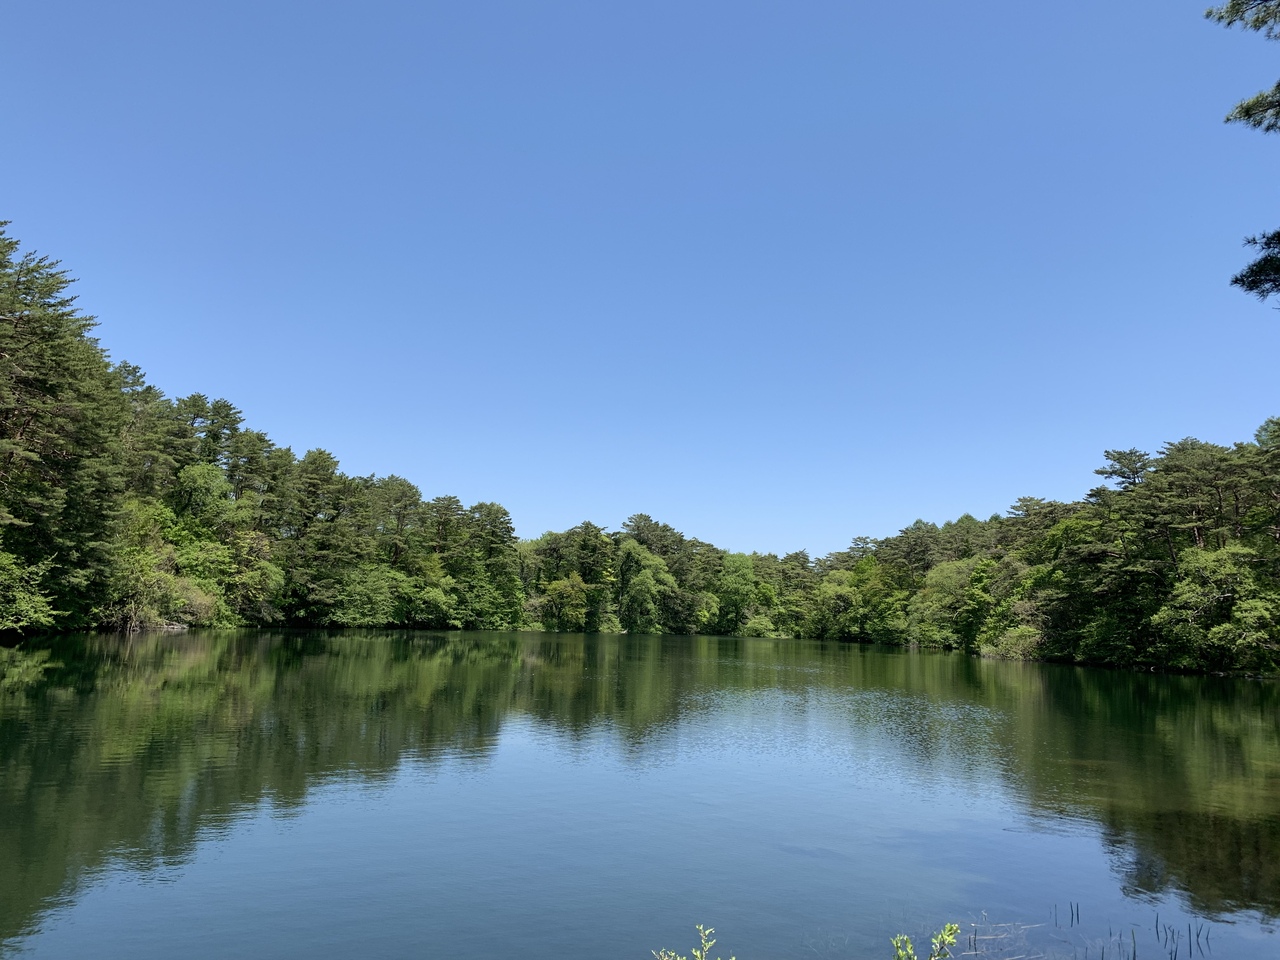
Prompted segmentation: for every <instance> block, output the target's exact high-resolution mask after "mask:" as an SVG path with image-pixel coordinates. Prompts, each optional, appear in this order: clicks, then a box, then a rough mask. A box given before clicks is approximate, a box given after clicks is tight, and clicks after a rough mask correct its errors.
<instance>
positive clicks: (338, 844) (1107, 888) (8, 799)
mask: <svg viewBox="0 0 1280 960" xmlns="http://www.w3.org/2000/svg"><path fill="white" fill-rule="evenodd" d="M51 662H55V664H56V665H54V666H52V667H50V668H49V669H47V670H46V671H45V673H44V677H43V679H40V680H34V681H33V682H32V683H31V684H29V685H27V686H25V687H21V685H19V686H20V687H21V688H20V689H17V690H10V691H9V692H7V693H0V954H2V955H5V956H9V955H14V956H22V957H27V956H30V957H34V958H66V957H92V958H94V960H109V958H126V957H127V958H130V960H142V958H161V957H163V958H166V960H168V958H173V957H182V958H184V960H195V958H206V957H207V958H213V957H217V958H223V957H233V956H234V957H263V958H295V957H296V958H303V957H306V958H328V957H333V958H345V957H395V958H399V957H405V958H428V957H437V956H445V955H449V956H457V957H476V958H489V957H494V958H497V957H504V958H509V957H512V956H518V957H521V958H535V960H538V958H556V960H568V958H578V957H581V958H589V957H590V958H599V957H610V958H636V960H645V958H648V957H650V951H651V950H652V949H654V948H658V947H671V948H677V949H679V950H680V951H681V952H682V953H687V952H688V949H689V948H690V947H691V946H692V945H693V944H694V942H695V940H694V937H695V934H694V931H693V926H694V924H697V923H705V924H708V925H711V926H714V927H715V928H716V930H717V938H718V940H719V943H718V945H717V948H716V951H715V953H722V954H723V956H724V957H726V958H727V957H729V956H730V954H731V953H736V954H737V956H738V957H739V958H740V960H753V958H791V957H804V958H813V957H815V956H816V957H820V958H826V957H831V958H886V960H887V958H890V957H892V954H893V951H892V949H891V948H890V946H889V944H888V941H889V938H890V937H891V936H892V935H893V934H895V933H899V932H905V933H909V934H911V935H913V936H921V935H924V934H925V933H926V931H927V930H929V929H936V928H937V927H938V926H940V925H941V924H942V923H943V922H945V921H949V920H954V921H957V922H959V923H961V925H962V927H963V928H964V934H963V935H962V943H961V944H960V947H961V948H964V947H966V944H967V943H968V945H970V946H971V945H972V944H973V942H969V941H968V938H969V937H970V936H971V935H975V934H976V935H978V936H980V937H981V938H983V939H979V940H977V941H974V942H976V944H977V945H978V946H979V947H980V948H981V949H982V951H983V952H984V953H985V954H986V955H988V956H992V957H1014V956H1021V955H1025V954H1032V955H1035V954H1043V953H1049V954H1051V955H1060V956H1065V957H1085V956H1086V955H1087V956H1090V957H1102V956H1103V953H1102V951H1103V950H1104V949H1105V950H1106V954H1105V955H1106V956H1107V957H1129V956H1131V954H1132V951H1133V950H1134V948H1136V951H1137V956H1138V957H1139V958H1143V960H1146V958H1154V960H1160V958H1171V957H1174V956H1175V955H1176V956H1177V957H1178V958H1179V960H1180V958H1182V957H1187V956H1193V957H1198V956H1211V957H1216V958H1219V960H1232V958H1246V957H1247V958H1251V960H1253V958H1266V957H1280V936H1277V933H1276V918H1277V917H1278V916H1280V688H1278V687H1277V685H1276V684H1274V683H1269V682H1262V681H1248V680H1225V679H1220V678H1191V677H1166V676H1155V675H1150V674H1144V675H1133V674H1127V673H1119V672H1107V671H1095V670H1085V669H1076V668H1070V667H1062V666H1050V665H1039V664H1011V663H999V662H993V661H984V660H978V659H973V658H967V657H964V656H960V655H955V654H944V653H930V652H912V651H898V650H888V651H886V650H883V649H874V648H868V647H860V646H851V645H841V644H824V643H814V642H801V641H789V640H788V641H774V640H744V639H725V638H703V637H694V638H690V637H615V636H590V637H582V636H565V635H551V634H493V633H489V634H478V633H452V634H428V633H397V634H376V633H334V634H327V635H326V634H313V633H312V634H301V633H296V634H291V633H274V634H272V633H264V632H243V633H236V632H220V633H191V634H186V635H173V636H156V635H142V636H134V637H128V638H110V637H90V638H83V637H82V638H71V639H67V640H64V641H60V642H59V643H58V644H57V646H56V647H54V648H53V649H52V651H51ZM29 672H30V671H29ZM37 672H38V671H37ZM11 686H12V684H11ZM975 924H976V926H975ZM917 943H919V940H917ZM926 952H927V951H926ZM957 952H959V951H957Z"/></svg>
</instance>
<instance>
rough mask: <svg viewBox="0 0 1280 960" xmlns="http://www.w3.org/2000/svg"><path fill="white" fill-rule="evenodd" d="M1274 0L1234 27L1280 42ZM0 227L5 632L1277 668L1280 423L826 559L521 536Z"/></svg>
mask: <svg viewBox="0 0 1280 960" xmlns="http://www.w3.org/2000/svg"><path fill="white" fill-rule="evenodd" d="M1277 9H1280V2H1277V3H1276V4H1271V3H1264V4H1259V3H1233V4H1228V5H1227V6H1225V7H1223V8H1221V10H1220V11H1219V13H1220V14H1221V16H1220V17H1219V19H1221V20H1222V22H1224V23H1228V24H1230V23H1241V24H1245V25H1247V26H1249V27H1251V28H1253V29H1259V30H1263V31H1264V32H1268V33H1269V32H1270V31H1272V30H1273V29H1274V28H1275V26H1276V21H1275V20H1274V19H1268V18H1271V17H1273V15H1274V14H1275V11H1276V10H1277ZM69 283H70V280H69V278H68V277H67V275H66V273H65V272H64V271H62V270H60V269H59V268H58V265H57V263H56V262H55V261H50V260H48V259H46V258H42V257H38V256H36V255H34V254H30V253H28V254H21V253H20V252H19V251H18V247H17V243H16V241H14V240H12V239H10V238H8V237H6V236H5V235H4V234H3V231H0V631H4V632H8V633H21V632H28V633H29V632H31V631H35V630H54V631H67V630H75V629H83V628H88V627H109V628H116V629H125V630H134V629H138V628H144V627H149V626H163V625H173V624H177V625H193V626H211V627H231V626H240V625H266V624H272V623H280V624H286V625H290V626H295V627H303V626H334V627H375V626H377V627H387V626H397V627H417V628H433V629H448V628H463V629H480V630H512V629H519V628H533V629H540V630H547V631H568V632H579V633H602V632H611V631H626V632H628V633H661V634H713V635H727V636H752V637H775V638H776V637H812V638H815V639H820V640H836V641H853V642H859V643H891V644H921V645H925V646H936V647H943V648H953V649H959V650H964V651H970V652H980V653H983V654H985V655H987V656H992V657H1002V658H1015V659H1052V660H1063V661H1069V662H1079V663H1105V664H1113V665H1118V666H1132V667H1142V668H1151V667H1161V668H1167V669H1178V670H1199V671H1205V670H1248V671H1256V672H1269V671H1274V670H1276V669H1277V667H1280V419H1277V418H1274V417H1273V418H1271V419H1269V420H1267V421H1266V422H1265V423H1263V424H1262V426H1261V427H1259V429H1258V431H1257V433H1256V435H1255V437H1254V440H1253V442H1250V443H1238V444H1235V445H1233V446H1231V447H1226V446H1221V445H1217V444H1212V443H1205V442H1203V441H1200V440H1196V439H1193V438H1184V439H1182V440H1176V441H1173V442H1171V443H1169V444H1166V445H1165V447H1164V448H1163V449H1161V450H1160V451H1159V452H1158V453H1157V454H1154V455H1153V454H1150V453H1147V452H1146V451H1143V450H1138V449H1132V448H1131V449H1114V450H1107V451H1105V453H1104V460H1105V463H1104V465H1103V466H1102V467H1101V468H1099V469H1098V471H1097V473H1098V474H1099V476H1100V477H1101V478H1102V479H1103V480H1104V481H1105V483H1104V485H1103V486H1100V487H1097V488H1096V489H1094V490H1092V491H1089V492H1088V494H1087V495H1086V496H1085V497H1084V498H1083V499H1082V500H1080V501H1078V502H1076V503H1057V502H1053V501H1045V500H1041V499H1037V498H1034V497H1023V498H1021V499H1019V500H1018V501H1016V502H1015V503H1014V504H1013V505H1012V506H1011V507H1010V509H1009V511H1008V514H1007V515H1006V516H994V517H990V518H988V519H986V520H980V519H978V518H976V517H974V516H972V515H970V514H964V515H962V516H960V517H958V518H957V519H955V520H950V521H947V522H944V523H942V524H941V525H938V524H936V523H932V522H928V521H925V520H917V521H915V522H914V523H912V524H910V525H908V526H907V527H905V528H903V529H902V530H901V531H899V533H898V534H896V535H894V536H891V537H885V538H883V539H880V540H872V539H869V538H865V537H857V538H854V539H853V540H852V541H851V543H850V545H849V548H848V549H847V550H842V551H838V552H836V553H832V554H830V555H828V556H826V557H819V558H816V559H815V558H811V557H810V556H809V555H808V554H807V553H805V552H804V551H796V552H793V553H789V554H786V555H785V556H781V557H779V556H777V555H775V554H761V553H750V554H747V553H730V552H728V551H725V550H721V549H719V548H718V547H716V546H714V545H712V544H710V543H707V542H705V541H702V540H698V539H696V538H693V537H687V536H685V534H683V533H681V532H680V531H678V530H676V529H674V528H673V527H671V526H669V525H667V524H665V523H660V522H658V521H656V520H654V519H653V518H652V517H650V516H648V515H647V514H642V513H638V514H635V515H633V516H631V517H629V518H628V519H627V521H626V523H624V524H623V525H622V529H621V530H618V531H609V530H606V529H604V528H603V527H600V526H598V525H596V524H594V523H592V522H590V521H584V522H582V523H580V524H578V525H577V526H575V527H572V528H570V529H568V530H565V531H563V532H547V533H545V534H543V535H542V536H540V537H538V538H536V539H533V540H528V541H523V542H522V541H520V540H518V539H517V537H516V534H515V527H514V524H513V522H512V519H511V516H510V514H509V513H508V512H507V510H506V509H505V508H504V507H503V506H501V505H500V504H497V503H477V504H473V505H471V506H466V505H465V504H463V503H462V501H460V500H459V499H458V498H457V497H453V496H449V495H440V496H435V497H432V498H430V499H428V498H426V497H424V496H423V494H422V492H421V491H420V490H419V489H418V487H417V486H415V485H414V484H412V483H410V482H409V481H408V480H406V479H404V478H402V477H397V476H386V477H376V476H369V477H353V476H349V475H347V474H346V473H344V472H343V471H342V470H341V468H340V464H339V462H338V459H337V457H335V456H334V455H333V454H332V453H330V452H328V451H326V450H321V449H316V450H309V451H307V452H306V453H305V454H304V455H303V456H302V457H298V456H296V455H295V454H294V452H293V451H292V450H290V449H288V448H287V447H285V448H281V447H277V446H275V444H274V443H272V441H271V439H270V438H269V437H268V436H267V435H266V434H265V433H262V432H261V431H258V430H253V429H250V428H249V427H248V426H246V424H245V423H244V417H243V414H242V413H241V411H240V410H239V409H238V408H237V407H235V406H234V405H233V404H232V403H231V402H229V401H227V400H225V399H210V398H209V397H207V396H205V395H203V394H199V393H196V394H192V395H190V396H187V397H178V398H169V397H166V396H165V395H164V394H163V393H162V392H161V391H160V390H158V389H157V388H155V387H154V386H151V385H149V384H147V383H146V380H145V377H144V376H143V374H142V372H141V371H140V370H138V369H137V368H136V367H133V366H130V365H128V364H119V365H112V364H111V363H110V362H109V360H108V358H107V356H106V354H105V353H104V352H103V351H102V350H101V348H100V347H99V346H98V344H97V342H96V341H94V340H93V339H92V337H90V335H89V334H90V332H91V331H92V328H93V321H92V319H91V318H89V317H85V316H82V315H81V314H79V313H78V312H77V311H76V310H75V308H74V301H73V299H72V298H71V297H70V296H69V295H68V293H67V287H68V284H69Z"/></svg>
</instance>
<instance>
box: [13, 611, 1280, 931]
mask: <svg viewBox="0 0 1280 960" xmlns="http://www.w3.org/2000/svg"><path fill="white" fill-rule="evenodd" d="M50 662H51V663H53V664H54V666H52V667H51V668H50V669H48V670H47V671H46V672H45V674H44V677H43V679H42V680H41V679H37V678H38V677H39V674H40V671H39V669H38V668H33V667H32V666H31V665H30V664H28V665H26V669H25V673H23V672H22V671H21V670H20V669H19V668H20V667H21V665H15V664H14V662H13V661H12V660H11V661H10V667H11V670H10V677H14V676H21V677H22V678H23V680H22V683H20V684H18V686H20V687H25V691H24V690H18V691H10V692H8V693H5V694H0V771H2V774H0V811H2V812H3V815H2V816H0V938H8V937H12V936H15V935H17V934H19V933H20V932H21V931H22V930H23V929H25V928H27V927H28V926H29V925H30V924H31V923H32V922H33V921H34V920H36V919H37V915H38V911H39V910H40V909H41V908H42V906H44V905H45V904H47V903H48V902H49V900H50V898H52V897H54V896H57V895H59V894H66V893H68V892H71V891H74V889H75V887H76V885H77V883H78V881H79V879H80V878H81V877H83V876H84V875H85V874H86V873H89V872H91V871H93V870H94V869H96V868H98V867H101V866H103V865H104V864H106V863H108V862H110V861H122V862H125V863H129V864H134V865H138V866H144V867H145V866H147V865H151V864H156V863H161V862H166V861H170V862H171V861H174V860H178V859H181V858H182V857H184V856H186V855H187V854H188V852H189V851H190V850H191V848H192V845H193V842H194V840H195V838H196V835H197V831H198V830H199V829H200V828H201V827H207V826H209V825H212V824H216V823H218V822H225V820H226V819H227V817H228V816H229V815H233V814H234V813H235V811H236V810H237V809H239V808H242V807H243V806H244V805H247V804H253V803H256V802H258V801H260V800H262V799H264V798H270V799H271V801H272V802H273V803H275V804H276V805H284V806H287V805H290V804H298V803H300V802H302V801H303V800H304V798H305V796H306V792H307V789H308V786H309V785H310V784H312V783H314V782H315V781H316V780H317V779H318V778H321V777H324V776H327V775H328V776H331V775H346V776H359V777H363V778H377V777H380V776H385V775H387V774H389V773H390V772H391V771H393V770H394V769H395V767H396V766H397V764H399V763H400V762H401V761H402V760H403V759H405V758H412V759H416V760H419V761H422V762H431V761H432V760H433V759H434V758H439V757H441V756H442V755H444V754H446V753H447V754H448V755H449V756H454V757H462V758H464V759H465V758H466V757H468V756H474V757H482V756H483V755H484V754H485V753H486V752H487V751H488V750H489V749H490V747H491V746H492V744H493V743H494V742H495V740H496V737H497V734H498V732H499V729H500V727H501V725H502V723H503V720H504V717H506V716H507V715H508V714H516V715H523V716H526V717H534V718H537V720H538V721H539V722H542V723H545V724H547V725H550V726H552V727H553V728H555V729H558V730H559V731H561V733H562V734H563V735H564V736H568V737H578V736H580V735H582V734H583V733H585V732H586V731H588V730H592V729H598V728H600V727H602V726H607V727H608V728H609V729H611V730H612V731H614V735H615V736H617V737H619V738H621V739H622V740H623V741H624V745H625V747H626V749H627V751H628V752H629V753H632V754H643V753H644V751H645V750H646V749H647V748H648V746H649V745H650V744H652V743H653V742H654V739H655V737H656V736H657V735H658V734H659V733H660V732H661V731H663V730H665V729H669V728H670V727H671V726H672V725H673V724H676V723H678V722H680V721H681V720H682V719H686V718H687V717H688V716H689V714H690V712H691V711H698V710H705V709H708V707H707V705H708V704H710V703H714V702H716V698H713V697H707V696H703V694H708V693H716V692H718V693H721V694H729V695H734V694H739V695H740V694H742V693H749V692H752V691H775V692H779V693H782V694H784V695H786V694H795V695H805V696H825V695H840V694H844V693H847V692H849V691H867V692H871V693H874V694H877V695H878V696H876V697H875V698H874V700H873V701H871V702H872V703H875V704H880V705H887V709H885V710H880V709H879V708H878V707H877V708H875V709H849V710H846V711H845V712H844V713H843V714H841V716H844V717H845V718H846V719H847V723H848V724H849V735H850V736H851V737H862V736H865V737H871V736H881V737H887V738H888V739H890V740H891V741H892V742H893V743H895V744H896V745H897V746H896V747H895V749H898V750H900V751H901V763H902V765H903V769H904V771H905V770H911V769H926V770H927V769H933V768H935V766H936V765H937V764H938V762H939V761H940V760H942V759H944V758H946V755H947V754H948V753H949V752H950V751H953V750H955V749H957V746H958V745H961V746H962V748H963V750H964V752H965V757H964V762H965V764H966V765H969V766H971V767H972V768H973V769H976V770H979V771H986V772H987V774H988V775H989V774H990V773H991V772H992V771H996V772H998V775H999V776H1001V777H1002V778H1003V779H1004V781H1005V783H1006V784H1007V786H1008V787H1009V789H1010V790H1012V791H1013V792H1014V793H1015V794H1016V795H1018V796H1020V797H1022V798H1024V802H1025V803H1026V804H1027V805H1028V806H1029V807H1031V808H1032V809H1033V810H1039V811H1043V812H1045V813H1046V814H1054V813H1065V814H1068V815H1072V816H1077V817H1085V818H1088V819H1091V820H1094V821H1096V822H1097V823H1099V824H1100V825H1101V826H1102V828H1103V830H1104V833H1105V835H1106V836H1107V838H1108V841H1109V842H1110V843H1111V844H1112V845H1113V847H1114V850H1115V854H1116V856H1117V859H1118V862H1119V864H1120V865H1121V866H1122V869H1123V870H1124V872H1125V878H1126V883H1127V884H1128V886H1129V887H1130V889H1132V890H1134V891H1137V892H1158V891H1160V890H1163V889H1166V888H1172V889H1175V890H1178V891H1180V892H1182V893H1183V894H1184V895H1185V896H1186V897H1187V898H1188V899H1189V900H1190V901H1191V902H1192V903H1193V904H1194V905H1195V906H1196V907H1197V908H1198V909H1200V910H1203V911H1208V912H1219V911H1227V910H1232V909H1239V908H1250V909H1256V910H1259V911H1262V912H1263V913H1266V914H1269V915H1273V916H1274V915H1276V914H1280V867H1278V866H1277V861H1276V857H1275V852H1276V851H1277V850H1280V691H1278V690H1277V687H1276V686H1275V685H1274V684H1265V683H1250V682H1242V681H1229V680H1218V679H1214V678H1190V677H1188V678H1180V677H1173V678H1170V677H1152V676H1143V675H1134V674H1129V673H1112V672H1105V671H1096V670H1085V669H1072V668H1063V667H1053V666H1045V665H1038V664H1018V663H1005V662H994V661H982V660H975V659H972V658H967V657H963V656H959V655H946V654H912V653H905V652H901V651H893V652H883V651H878V650H872V649H869V648H866V647H856V646H848V645H841V644H818V643H806V642H797V641H789V640H778V641H769V640H743V639H736V638H697V637H695V638H689V637H678V638H677V637H672V638H648V637H626V636H621V637H619V636H600V637H581V636H577V637H574V636H566V635H541V634H423V633H405V634H398V635H387V634H378V635H374V634H352V633H346V634H341V635H338V634H334V635H323V634H268V633H263V632H245V633H243V634H237V633H217V634H208V635H200V634H192V635H188V636H180V637H172V636H133V637H129V638H106V637H94V638H89V639H74V638H72V639H68V640H63V641H59V646H58V647H57V648H55V649H53V650H52V651H51V657H50ZM11 686H13V684H11ZM957 725H962V726H964V727H965V729H962V730H958V729H956V727H957ZM957 737H959V738H960V739H959V740H957V739H956V738H957ZM951 759H954V758H951ZM950 765H951V764H948V766H950Z"/></svg>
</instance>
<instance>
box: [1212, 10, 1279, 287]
mask: <svg viewBox="0 0 1280 960" xmlns="http://www.w3.org/2000/svg"><path fill="white" fill-rule="evenodd" d="M1205 16H1206V17H1208V18H1209V19H1210V20H1215V21H1217V22H1218V23H1221V24H1222V25H1223V26H1227V27H1233V26H1241V27H1244V28H1245V29H1246V30H1253V31H1256V32H1258V33H1261V34H1262V35H1263V36H1264V37H1266V38H1267V39H1268V40H1276V39H1280V0H1229V2H1227V3H1224V4H1222V5H1221V6H1218V7H1211V8H1210V9H1209V10H1207V11H1206V12H1205ZM1226 120H1227V122H1228V123H1243V124H1245V125H1246V126H1249V127H1253V128H1254V129H1255V130H1261V131H1262V132H1263V133H1274V132H1276V131H1277V130H1280V83H1277V84H1276V85H1275V86H1273V87H1272V88H1271V89H1270V90H1263V91H1261V92H1259V93H1256V94H1254V95H1253V96H1252V97H1249V98H1248V99H1246V100H1241V101H1240V102H1239V103H1238V104H1236V106H1235V109H1233V110H1232V111H1231V112H1230V113H1228V114H1227V117H1226ZM1245 244H1246V245H1247V246H1249V247H1251V248H1253V249H1254V250H1255V251H1256V252H1257V256H1256V257H1255V258H1254V260H1253V262H1252V263H1250V264H1249V265H1248V266H1246V267H1245V268H1244V269H1243V270H1241V271H1240V272H1239V273H1237V274H1236V275H1235V276H1234V277H1232V278H1231V282H1232V283H1233V284H1235V285H1236V286H1237V287H1239V288H1240V289H1242V290H1244V291H1245V292H1246V293H1252V294H1254V295H1255V296H1257V298H1258V299H1259V300H1265V299H1266V298H1267V297H1269V296H1271V295H1272V294H1275V293H1277V292H1280V230H1272V231H1269V232H1267V233H1260V234H1256V235H1254V236H1251V237H1247V238H1246V239H1245Z"/></svg>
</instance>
